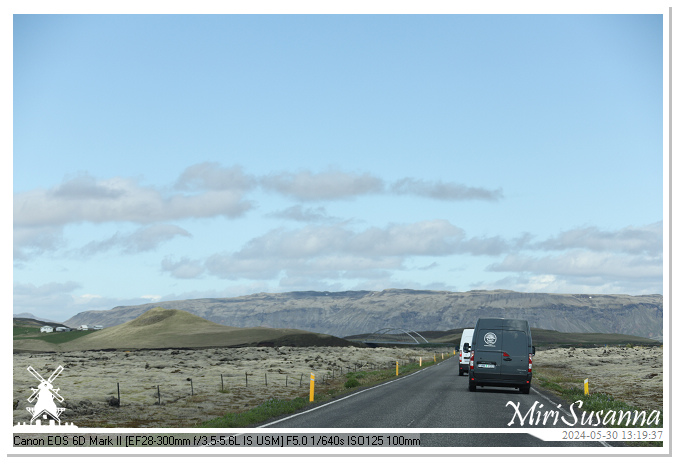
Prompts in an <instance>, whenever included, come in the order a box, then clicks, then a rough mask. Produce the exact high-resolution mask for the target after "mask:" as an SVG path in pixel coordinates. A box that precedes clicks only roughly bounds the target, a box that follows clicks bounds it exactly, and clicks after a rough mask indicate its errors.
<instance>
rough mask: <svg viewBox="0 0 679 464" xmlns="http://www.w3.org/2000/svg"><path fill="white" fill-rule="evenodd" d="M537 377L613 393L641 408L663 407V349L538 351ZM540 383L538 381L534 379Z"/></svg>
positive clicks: (592, 390) (609, 348) (534, 362)
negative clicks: (586, 382) (585, 384)
mask: <svg viewBox="0 0 679 464" xmlns="http://www.w3.org/2000/svg"><path fill="white" fill-rule="evenodd" d="M533 369H534V372H535V376H536V377H538V378H539V377H544V378H547V379H549V380H550V381H552V382H555V383H559V384H561V386H563V387H565V388H571V387H578V388H583V385H584V380H585V379H588V383H589V391H590V392H601V393H608V394H610V395H612V396H613V397H614V398H615V399H617V400H620V401H624V402H625V403H627V404H629V405H630V406H632V407H634V408H636V409H640V410H659V411H662V410H663V348H662V347H659V346H654V347H639V346H638V347H629V348H627V347H617V346H616V347H607V348H557V349H553V350H547V351H538V352H537V353H536V355H535V356H534V358H533ZM536 385H539V382H536Z"/></svg>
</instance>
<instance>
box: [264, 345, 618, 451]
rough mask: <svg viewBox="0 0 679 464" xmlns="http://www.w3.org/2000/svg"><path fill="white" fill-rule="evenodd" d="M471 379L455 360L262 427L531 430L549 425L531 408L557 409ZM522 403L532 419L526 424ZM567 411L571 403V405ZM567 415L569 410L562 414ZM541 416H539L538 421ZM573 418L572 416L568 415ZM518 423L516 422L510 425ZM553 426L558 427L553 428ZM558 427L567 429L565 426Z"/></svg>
mask: <svg viewBox="0 0 679 464" xmlns="http://www.w3.org/2000/svg"><path fill="white" fill-rule="evenodd" d="M467 386H468V377H467V375H464V376H459V375H458V365H457V360H456V359H455V358H450V359H448V360H446V361H443V362H440V363H438V364H436V365H434V366H431V367H428V368H426V369H423V370H420V371H418V372H416V373H413V374H410V375H407V376H401V377H398V378H397V379H395V380H392V381H389V382H386V383H384V384H381V385H378V386H375V387H370V388H366V389H362V390H359V391H357V392H355V393H352V394H349V395H346V396H344V397H341V398H338V399H335V400H333V401H329V402H326V403H323V404H319V405H318V406H316V407H313V408H310V409H307V410H305V411H302V412H300V413H297V414H292V415H290V416H287V417H283V418H278V419H275V420H272V421H270V422H268V423H267V424H264V425H262V426H261V427H268V428H276V429H281V428H314V429H319V428H345V429H353V428H360V429H364V428H382V429H387V428H399V429H408V428H412V429H423V428H439V429H440V428H455V429H470V428H473V429H477V431H479V430H478V429H488V428H505V429H512V430H517V429H521V430H523V429H530V428H535V427H545V425H542V424H540V425H535V423H534V425H533V426H531V425H529V423H528V419H527V413H528V409H529V408H530V407H531V405H533V404H534V402H536V401H537V402H538V403H539V404H538V405H537V406H536V409H535V411H536V414H537V412H540V413H541V414H542V416H541V417H542V418H544V414H546V412H547V411H549V410H551V411H556V405H555V404H552V403H551V401H554V402H555V403H557V404H558V403H559V402H560V401H559V400H558V399H556V398H554V397H551V396H550V395H548V394H546V393H544V392H541V391H537V390H536V389H535V388H532V389H531V393H530V394H528V395H526V394H522V393H520V392H519V391H518V390H515V389H511V388H489V387H478V388H477V391H476V392H470V391H469V390H468V388H467ZM508 402H512V403H513V404H515V405H517V406H516V407H517V408H518V411H519V412H520V414H521V415H523V416H526V420H525V422H524V425H523V426H521V425H520V419H519V417H518V415H517V409H516V408H515V407H514V406H512V405H508ZM565 408H566V410H567V408H568V405H565ZM561 414H562V415H563V412H562V413H561ZM536 417H537V416H536V415H534V418H536ZM568 417H570V416H568ZM512 419H514V424H513V425H511V426H510V425H509V423H510V422H511V421H512ZM548 426H553V425H552V424H551V421H550V424H549V425H548ZM558 428H561V429H563V428H566V427H564V426H563V425H559V426H558ZM421 445H422V446H484V447H487V446H520V447H533V446H599V447H600V446H606V445H605V444H603V443H600V442H596V441H595V442H545V441H542V440H540V439H539V438H536V437H534V436H532V435H530V434H527V433H501V434H498V433H468V434H465V433H454V434H452V433H440V431H436V432H435V433H431V434H430V433H421Z"/></svg>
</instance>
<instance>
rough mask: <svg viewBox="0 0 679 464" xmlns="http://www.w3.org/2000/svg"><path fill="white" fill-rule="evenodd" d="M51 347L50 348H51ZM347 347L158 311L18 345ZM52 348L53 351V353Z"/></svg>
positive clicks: (292, 332)
mask: <svg viewBox="0 0 679 464" xmlns="http://www.w3.org/2000/svg"><path fill="white" fill-rule="evenodd" d="M48 345H50V346H48ZM261 345H266V346H277V345H292V346H316V345H324V346H326V345H336V346H347V345H354V343H352V342H349V341H347V340H343V339H340V338H337V337H333V336H331V335H324V334H315V333H312V332H307V331H304V330H297V329H272V328H267V327H253V328H238V327H229V326H225V325H221V324H217V323H215V322H210V321H207V320H205V319H203V318H201V317H198V316H196V315H193V314H191V313H188V312H186V311H182V310H178V309H164V308H160V307H156V308H153V309H150V310H148V311H146V312H145V313H143V314H142V315H141V316H139V317H137V318H136V319H133V320H131V321H129V322H126V323H124V324H120V325H117V326H114V327H108V328H105V329H102V330H98V331H95V332H90V333H88V334H87V335H84V336H82V337H80V338H78V339H75V340H71V341H66V342H64V343H60V344H47V343H45V340H38V339H35V340H31V339H26V338H24V339H21V340H18V339H17V340H15V341H14V349H15V350H17V351H87V350H108V349H116V350H124V349H165V348H211V347H228V346H261ZM50 348H51V349H50Z"/></svg>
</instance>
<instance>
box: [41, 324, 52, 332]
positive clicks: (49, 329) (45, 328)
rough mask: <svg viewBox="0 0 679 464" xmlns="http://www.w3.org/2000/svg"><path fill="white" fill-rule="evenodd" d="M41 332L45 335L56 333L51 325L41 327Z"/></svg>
mask: <svg viewBox="0 0 679 464" xmlns="http://www.w3.org/2000/svg"><path fill="white" fill-rule="evenodd" d="M40 332H45V333H50V332H54V327H52V326H51V325H43V326H42V327H40Z"/></svg>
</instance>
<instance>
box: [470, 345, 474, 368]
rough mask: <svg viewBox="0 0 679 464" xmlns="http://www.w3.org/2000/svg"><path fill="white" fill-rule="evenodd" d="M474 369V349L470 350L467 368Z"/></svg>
mask: <svg viewBox="0 0 679 464" xmlns="http://www.w3.org/2000/svg"><path fill="white" fill-rule="evenodd" d="M473 369H474V350H472V352H471V354H470V355H469V370H470V371H471V370H473Z"/></svg>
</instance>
